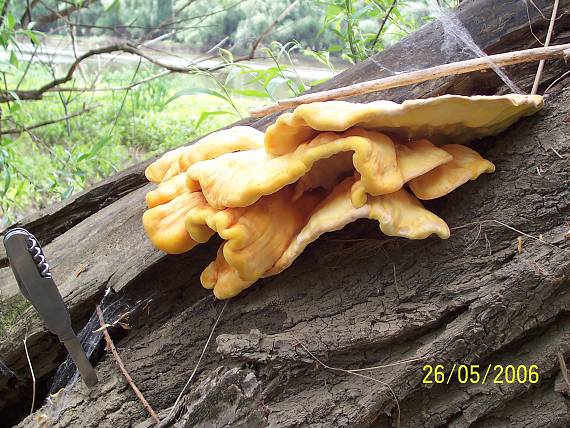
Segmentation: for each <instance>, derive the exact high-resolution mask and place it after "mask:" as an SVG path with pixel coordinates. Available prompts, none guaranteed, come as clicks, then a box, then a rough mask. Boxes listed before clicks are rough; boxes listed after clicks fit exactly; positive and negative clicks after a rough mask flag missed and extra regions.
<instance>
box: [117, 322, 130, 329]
mask: <svg viewBox="0 0 570 428" xmlns="http://www.w3.org/2000/svg"><path fill="white" fill-rule="evenodd" d="M119 325H120V326H121V327H123V328H124V329H125V330H130V329H131V326H130V325H129V324H127V323H126V322H120V323H119Z"/></svg>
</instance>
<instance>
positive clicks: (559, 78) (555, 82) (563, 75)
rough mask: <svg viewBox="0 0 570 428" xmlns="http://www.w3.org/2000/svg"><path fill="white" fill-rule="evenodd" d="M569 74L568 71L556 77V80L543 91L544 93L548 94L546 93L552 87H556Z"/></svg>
mask: <svg viewBox="0 0 570 428" xmlns="http://www.w3.org/2000/svg"><path fill="white" fill-rule="evenodd" d="M569 74H570V70H569V71H567V72H566V73H564V74H562V76H560V77H558V78H557V79H556V80H554V82H552V83H551V84H550V85H548V88H546V89H545V90H544V93H545V94H546V93H548V91H550V89H552V87H553V86H554V85H556V84H557V83H558V82H560V81H561V80H562V79H564V78H565V77H566V76H568V75H569Z"/></svg>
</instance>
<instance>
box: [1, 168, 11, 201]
mask: <svg viewBox="0 0 570 428" xmlns="http://www.w3.org/2000/svg"><path fill="white" fill-rule="evenodd" d="M11 182H12V176H11V175H10V171H9V170H8V168H4V190H3V192H2V193H3V194H4V195H5V194H6V193H8V189H9V188H10V183H11Z"/></svg>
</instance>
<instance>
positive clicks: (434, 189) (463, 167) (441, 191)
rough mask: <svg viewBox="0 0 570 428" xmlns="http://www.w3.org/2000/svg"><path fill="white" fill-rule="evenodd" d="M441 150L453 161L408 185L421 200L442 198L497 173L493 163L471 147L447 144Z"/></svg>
mask: <svg viewBox="0 0 570 428" xmlns="http://www.w3.org/2000/svg"><path fill="white" fill-rule="evenodd" d="M441 148H442V150H445V151H446V152H447V153H449V154H450V155H451V156H452V157H453V159H452V160H451V161H450V162H447V163H445V164H443V165H440V166H438V167H437V168H434V169H432V170H431V171H429V172H427V173H425V174H423V175H421V176H419V177H417V178H414V179H413V180H411V181H410V182H409V183H408V184H409V186H410V189H411V190H412V192H414V195H416V197H418V198H419V199H423V200H428V199H436V198H441V197H442V196H445V195H447V194H448V193H451V192H452V191H453V190H455V189H457V188H458V187H459V186H461V185H463V184H465V183H467V182H468V181H469V180H475V179H477V177H479V176H480V175H481V174H483V173H491V172H494V171H495V165H493V163H492V162H490V161H488V160H486V159H483V158H482V157H481V155H480V154H479V153H477V152H476V151H475V150H473V149H470V148H469V147H466V146H462V145H460V144H447V145H445V146H442V147H441Z"/></svg>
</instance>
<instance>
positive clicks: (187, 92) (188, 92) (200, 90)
mask: <svg viewBox="0 0 570 428" xmlns="http://www.w3.org/2000/svg"><path fill="white" fill-rule="evenodd" d="M199 94H206V95H212V96H214V97H218V98H221V99H222V100H224V101H228V99H227V98H226V96H225V95H223V94H221V93H219V92H217V91H214V90H213V89H208V88H187V89H182V90H181V91H178V92H176V93H175V94H174V95H172V96H171V97H170V98H169V99H168V100H166V102H165V103H164V105H167V104H169V103H171V102H172V101H174V100H176V99H178V98H180V97H185V96H187V95H199Z"/></svg>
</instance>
